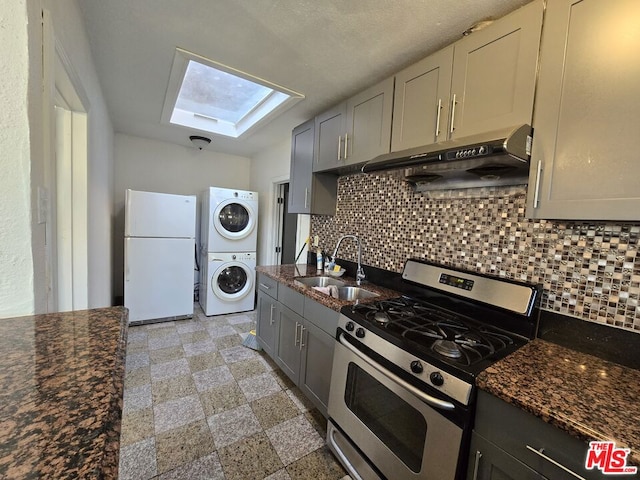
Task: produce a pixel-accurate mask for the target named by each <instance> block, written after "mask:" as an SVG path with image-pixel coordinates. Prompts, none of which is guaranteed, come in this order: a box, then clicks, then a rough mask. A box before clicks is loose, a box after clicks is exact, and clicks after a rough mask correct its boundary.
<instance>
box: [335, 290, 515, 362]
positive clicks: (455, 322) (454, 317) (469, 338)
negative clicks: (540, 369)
mask: <svg viewBox="0 0 640 480" xmlns="http://www.w3.org/2000/svg"><path fill="white" fill-rule="evenodd" d="M347 316H348V317H349V318H351V319H352V320H355V321H356V322H358V323H359V324H361V325H362V326H365V327H367V328H369V329H370V330H371V331H373V332H375V333H377V334H378V335H380V336H382V337H383V338H387V339H389V338H390V339H392V340H395V342H394V343H398V342H400V343H405V344H406V350H409V351H414V352H415V353H416V354H418V356H421V357H435V358H439V359H440V360H442V361H445V362H447V363H450V364H452V365H455V366H458V367H462V368H464V367H468V366H472V365H475V364H477V363H478V362H480V361H481V360H483V359H487V358H490V357H493V358H495V357H496V356H497V355H498V354H499V353H500V352H501V351H503V350H509V349H510V347H514V346H516V345H518V346H519V345H522V344H523V343H525V342H526V341H525V340H524V339H523V338H522V337H520V336H519V335H517V334H514V333H510V332H506V331H504V330H502V329H500V328H497V327H494V326H491V325H486V324H482V323H479V322H477V321H475V320H473V319H472V318H470V317H468V316H465V315H462V314H459V313H456V312H451V311H448V310H446V309H443V308H441V307H439V306H437V305H433V304H429V303H427V302H423V301H420V300H416V299H412V298H410V297H398V298H394V299H390V300H382V301H378V302H375V303H370V304H358V305H354V306H353V307H352V308H350V309H349V311H348V312H347Z"/></svg>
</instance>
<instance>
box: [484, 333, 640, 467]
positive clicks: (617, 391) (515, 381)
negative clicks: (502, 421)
mask: <svg viewBox="0 0 640 480" xmlns="http://www.w3.org/2000/svg"><path fill="white" fill-rule="evenodd" d="M476 383H477V385H478V387H479V388H481V389H482V390H485V391H487V392H489V393H491V394H493V395H495V396H496V397H498V398H500V399H502V400H504V401H506V402H508V403H510V404H512V405H515V406H517V407H519V408H521V409H523V410H525V411H527V412H529V413H531V414H533V415H535V416H536V417H539V418H541V419H542V420H544V421H546V422H547V423H550V424H552V425H554V426H556V427H558V428H560V429H562V430H564V431H565V432H567V433H569V434H570V435H572V436H574V437H576V438H579V439H580V440H583V441H585V442H589V441H596V440H597V441H614V442H615V443H616V447H624V448H630V449H631V453H630V455H629V463H630V464H633V465H640V423H639V422H638V419H639V418H640V403H639V402H638V400H637V399H638V397H640V371H638V370H635V369H632V368H629V367H625V366H622V365H618V364H616V363H613V362H609V361H606V360H602V359H600V358H598V357H595V356H593V355H589V354H586V353H580V352H577V351H575V350H572V349H570V348H566V347H563V346H560V345H557V344H555V343H551V342H548V341H545V340H542V339H535V340H533V341H532V342H530V343H529V344H527V345H525V346H524V347H522V348H520V349H519V350H517V351H516V352H514V353H513V354H511V355H509V356H508V357H506V358H504V359H502V360H500V361H498V362H496V363H494V364H493V365H491V366H490V367H489V368H487V369H486V370H485V371H483V372H482V373H480V374H479V375H478V377H477V380H476Z"/></svg>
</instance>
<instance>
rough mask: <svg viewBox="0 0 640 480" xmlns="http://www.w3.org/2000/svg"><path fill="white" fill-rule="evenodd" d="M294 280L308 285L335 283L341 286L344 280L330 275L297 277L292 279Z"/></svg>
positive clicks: (317, 285) (323, 285)
mask: <svg viewBox="0 0 640 480" xmlns="http://www.w3.org/2000/svg"><path fill="white" fill-rule="evenodd" d="M294 280H295V281H296V282H300V283H302V284H303V285H306V286H308V287H328V286H329V285H335V286H337V287H342V286H343V285H344V282H343V281H342V280H338V279H335V278H331V277H325V276H321V277H299V278H295V279H294Z"/></svg>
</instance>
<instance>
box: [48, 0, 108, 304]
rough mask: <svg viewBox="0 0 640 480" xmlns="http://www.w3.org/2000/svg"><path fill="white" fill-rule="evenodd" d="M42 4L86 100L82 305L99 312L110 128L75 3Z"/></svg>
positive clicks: (104, 288)
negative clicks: (85, 301) (85, 293)
mask: <svg viewBox="0 0 640 480" xmlns="http://www.w3.org/2000/svg"><path fill="white" fill-rule="evenodd" d="M46 4H47V5H49V7H48V8H49V9H50V11H51V16H52V20H53V28H54V33H55V36H56V39H57V41H58V42H59V43H60V44H61V45H62V48H63V50H64V53H65V54H66V55H67V57H68V59H69V61H70V63H71V66H72V68H73V70H74V72H73V73H75V75H76V78H77V80H78V81H79V82H80V84H81V88H82V89H83V90H84V93H85V94H86V96H87V98H88V101H89V105H86V106H85V107H87V109H88V143H87V148H88V165H87V188H88V198H87V200H88V205H87V237H88V240H87V243H88V245H87V254H88V287H89V288H88V295H89V302H88V306H89V308H96V307H105V306H109V305H111V304H112V292H111V274H112V272H111V264H112V260H111V256H112V250H111V240H110V239H111V235H112V230H113V186H114V172H113V171H114V161H113V139H114V135H113V127H112V125H111V120H110V118H109V113H108V111H107V107H106V104H105V101H104V97H103V95H102V90H101V87H100V81H99V79H98V75H97V73H96V70H95V66H94V64H93V60H92V57H91V51H90V48H89V39H88V36H87V32H86V30H85V27H84V21H83V17H82V14H81V11H80V8H79V6H78V3H77V0H51V1H48V2H46Z"/></svg>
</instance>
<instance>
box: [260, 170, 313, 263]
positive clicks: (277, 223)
mask: <svg viewBox="0 0 640 480" xmlns="http://www.w3.org/2000/svg"><path fill="white" fill-rule="evenodd" d="M283 183H291V182H290V179H289V176H288V175H287V176H281V177H275V178H273V179H272V180H271V195H270V197H269V198H270V199H271V205H272V206H273V210H272V215H271V222H270V223H271V231H270V232H269V242H268V248H269V252H268V255H267V263H266V264H267V265H280V258H281V256H280V253H278V252H276V247H280V248H282V238H281V237H282V221H283V214H284V206H280V205H279V204H278V197H279V196H280V189H281V188H282V187H281V185H282V184H283ZM289 189H291V185H289ZM289 194H291V190H289ZM310 232H311V216H310V215H304V214H299V215H298V222H297V227H296V247H295V250H296V255H297V254H298V252H299V251H300V249H301V248H302V247H303V246H304V248H305V250H306V249H308V245H304V244H305V241H306V240H307V238H308V237H309V234H310ZM300 258H301V259H302V263H307V256H306V253H305V252H303V253H302V254H301V255H300Z"/></svg>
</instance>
